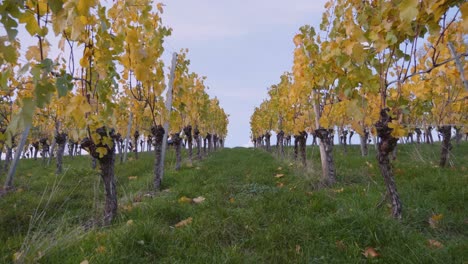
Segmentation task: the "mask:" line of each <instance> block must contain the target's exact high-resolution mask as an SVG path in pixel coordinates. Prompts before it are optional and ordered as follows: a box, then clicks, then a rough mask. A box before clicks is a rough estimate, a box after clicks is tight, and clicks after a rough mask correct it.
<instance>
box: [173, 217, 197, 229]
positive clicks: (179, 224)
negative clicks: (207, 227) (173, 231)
mask: <svg viewBox="0 0 468 264" xmlns="http://www.w3.org/2000/svg"><path fill="white" fill-rule="evenodd" d="M192 220H193V218H192V217H189V218H187V219H185V220H182V221H180V222H179V223H177V224H175V227H177V228H179V227H184V226H186V225H188V224H190V223H192Z"/></svg>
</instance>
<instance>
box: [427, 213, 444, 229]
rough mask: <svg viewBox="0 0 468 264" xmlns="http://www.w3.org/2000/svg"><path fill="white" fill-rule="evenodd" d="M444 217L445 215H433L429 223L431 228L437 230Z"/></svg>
mask: <svg viewBox="0 0 468 264" xmlns="http://www.w3.org/2000/svg"><path fill="white" fill-rule="evenodd" d="M443 217H444V215H443V214H436V215H432V216H431V217H430V218H429V221H428V222H429V226H430V227H431V228H433V229H436V228H437V227H438V226H439V223H440V220H442V218H443Z"/></svg>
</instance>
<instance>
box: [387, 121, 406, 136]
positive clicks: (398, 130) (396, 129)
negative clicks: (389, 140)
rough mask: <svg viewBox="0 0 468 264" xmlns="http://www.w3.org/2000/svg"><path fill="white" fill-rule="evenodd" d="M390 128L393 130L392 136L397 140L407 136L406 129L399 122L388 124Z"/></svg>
mask: <svg viewBox="0 0 468 264" xmlns="http://www.w3.org/2000/svg"><path fill="white" fill-rule="evenodd" d="M388 127H389V128H393V130H392V136H393V137H396V138H400V137H404V136H406V129H404V128H403V127H402V126H401V125H400V124H399V123H398V121H395V120H394V121H392V123H388Z"/></svg>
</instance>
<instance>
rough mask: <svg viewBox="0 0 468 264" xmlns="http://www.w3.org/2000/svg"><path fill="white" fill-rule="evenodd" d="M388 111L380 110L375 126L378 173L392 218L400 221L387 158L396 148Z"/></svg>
mask: <svg viewBox="0 0 468 264" xmlns="http://www.w3.org/2000/svg"><path fill="white" fill-rule="evenodd" d="M388 111H389V109H388V108H385V109H383V110H381V111H380V120H379V121H378V122H377V123H376V124H375V128H376V130H377V135H378V136H379V139H380V142H379V143H378V152H377V161H378V162H379V167H380V172H381V173H382V177H383V178H384V182H385V186H386V188H387V195H388V197H389V198H390V201H391V203H392V216H393V217H394V218H396V219H401V212H402V204H401V201H400V196H399V195H398V191H397V188H396V184H395V178H394V176H393V171H392V166H391V164H390V157H389V156H390V153H392V152H393V150H394V149H395V147H396V146H397V141H398V138H395V137H393V136H392V135H391V133H392V130H393V129H392V128H389V127H388V123H391V122H392V118H391V117H390V116H389V115H388Z"/></svg>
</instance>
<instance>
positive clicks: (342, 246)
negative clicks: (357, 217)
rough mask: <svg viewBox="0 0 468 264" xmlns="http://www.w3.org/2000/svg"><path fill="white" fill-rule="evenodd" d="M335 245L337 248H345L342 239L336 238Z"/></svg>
mask: <svg viewBox="0 0 468 264" xmlns="http://www.w3.org/2000/svg"><path fill="white" fill-rule="evenodd" d="M335 245H336V247H337V248H338V249H339V250H346V245H345V243H344V242H343V240H337V241H336V242H335Z"/></svg>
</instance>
